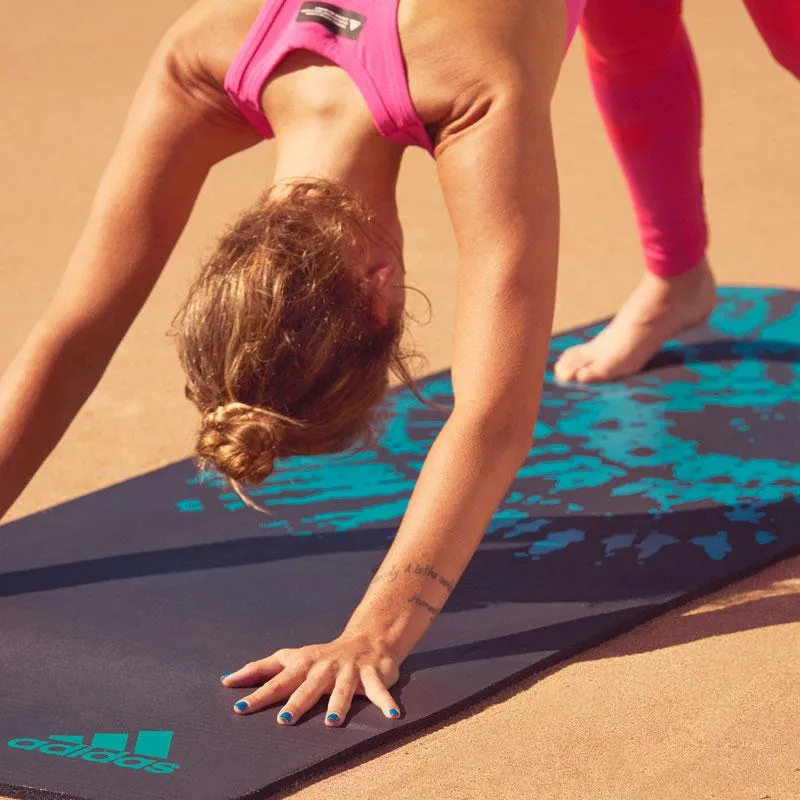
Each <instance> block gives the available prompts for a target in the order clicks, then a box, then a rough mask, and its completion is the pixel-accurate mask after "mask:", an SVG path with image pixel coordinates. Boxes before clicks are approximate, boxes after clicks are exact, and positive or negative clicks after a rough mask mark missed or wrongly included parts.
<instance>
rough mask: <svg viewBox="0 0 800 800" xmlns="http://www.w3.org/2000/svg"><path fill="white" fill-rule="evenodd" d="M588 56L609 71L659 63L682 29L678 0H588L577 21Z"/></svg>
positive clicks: (638, 69) (623, 70) (638, 68)
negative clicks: (656, 0) (648, 1)
mask: <svg viewBox="0 0 800 800" xmlns="http://www.w3.org/2000/svg"><path fill="white" fill-rule="evenodd" d="M581 29H582V32H583V35H584V38H585V39H586V44H587V50H588V53H589V57H590V58H592V59H593V60H595V61H601V62H602V63H603V65H604V66H605V68H606V69H607V70H610V71H614V72H616V71H621V72H629V71H632V70H636V71H640V70H642V69H645V70H646V69H648V68H652V67H655V66H658V65H659V64H661V63H662V62H663V61H664V60H665V59H666V58H667V57H668V55H669V54H670V53H671V52H672V50H673V48H674V46H675V42H676V39H677V38H678V37H679V36H680V34H681V32H682V30H683V28H682V23H681V8H680V1H679V0H662V1H661V2H657V3H654V2H651V3H642V2H641V0H590V1H589V3H587V5H586V10H585V11H584V14H583V19H582V20H581Z"/></svg>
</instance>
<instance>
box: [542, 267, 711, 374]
mask: <svg viewBox="0 0 800 800" xmlns="http://www.w3.org/2000/svg"><path fill="white" fill-rule="evenodd" d="M715 303H716V286H715V284H714V276H713V275H712V274H711V268H710V267H709V265H708V262H707V261H706V260H705V258H704V259H703V260H702V261H701V262H700V264H698V265H697V266H696V267H695V268H694V269H693V270H691V271H690V272H686V273H684V274H683V275H680V276H679V277H677V278H672V279H670V280H666V279H664V278H659V277H658V276H656V275H653V274H652V273H649V272H648V273H646V274H645V276H644V278H642V280H641V281H640V283H639V285H638V286H637V287H636V288H635V289H634V290H633V293H632V294H631V296H630V297H629V298H628V299H627V300H626V301H625V304H624V305H623V306H622V308H621V309H620V310H619V311H618V312H617V315H616V316H615V317H614V319H613V320H612V321H611V323H610V324H609V325H608V326H607V327H606V328H604V329H603V330H602V331H601V332H600V333H599V334H598V335H597V336H595V338H594V339H592V340H591V341H590V342H587V343H586V344H581V345H577V346H576V347H571V348H570V349H569V350H566V351H565V352H564V353H563V354H562V355H561V358H560V359H559V360H558V362H557V363H556V365H555V375H556V380H558V381H560V382H562V383H566V382H568V381H577V382H578V383H596V382H599V381H610V380H614V379H615V378H624V377H625V376H627V375H632V374H633V373H634V372H638V371H639V370H640V369H641V368H642V367H643V366H644V365H645V364H646V363H647V362H648V361H649V360H650V359H651V358H652V357H653V356H654V355H655V354H656V353H657V352H658V351H659V349H660V348H661V345H662V344H664V342H665V341H666V340H667V339H670V338H672V337H673V336H675V335H676V334H678V333H680V332H681V331H685V330H687V329H688V328H692V327H694V326H695V325H699V324H700V323H701V322H703V321H704V320H705V319H707V317H708V316H709V314H710V313H711V312H712V311H713V310H714V305H715Z"/></svg>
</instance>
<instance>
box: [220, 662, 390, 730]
mask: <svg viewBox="0 0 800 800" xmlns="http://www.w3.org/2000/svg"><path fill="white" fill-rule="evenodd" d="M296 656H297V654H296V653H295V655H294V656H293V655H292V651H278V652H277V653H274V654H273V655H271V656H268V657H267V658H264V659H261V660H260V661H252V662H250V663H249V664H246V665H245V666H244V667H242V668H241V669H240V670H238V671H237V672H233V673H229V674H227V675H223V677H222V681H223V683H224V684H225V685H226V686H229V687H236V686H251V685H253V684H254V683H255V684H259V683H262V682H263V685H261V686H260V687H259V688H257V689H255V690H254V691H253V692H251V693H250V694H249V695H246V696H245V697H243V698H241V699H240V700H238V701H237V702H236V703H234V706H233V707H234V710H235V711H236V712H237V713H239V714H252V713H254V712H256V711H261V710H263V709H264V708H267V707H268V706H271V705H275V704H276V703H280V702H282V701H284V700H286V702H285V703H284V705H283V706H282V707H281V709H280V711H279V712H278V716H277V722H278V724H280V725H293V724H294V723H296V722H298V721H299V720H300V718H301V717H302V716H303V715H304V714H305V713H306V712H308V710H309V709H311V708H313V707H314V706H315V705H316V704H317V703H318V702H319V700H320V698H322V697H323V695H326V694H330V699H329V700H328V706H327V711H326V715H325V725H326V726H327V727H338V726H339V725H342V724H343V723H344V721H345V719H346V718H347V714H348V713H349V712H350V707H351V705H352V702H353V695H355V694H356V692H363V694H365V695H366V696H367V698H368V699H369V700H370V702H371V703H373V704H374V705H375V706H377V707H378V708H379V709H380V710H381V712H382V713H383V715H384V716H385V717H387V718H388V719H397V718H399V717H400V709H399V708H398V705H397V703H396V702H395V700H394V698H393V697H392V695H391V693H390V692H389V690H388V689H387V688H386V685H385V684H384V681H383V679H382V678H381V673H379V672H378V670H377V669H376V668H375V667H374V666H364V667H361V668H358V667H357V666H355V665H354V664H353V663H352V662H349V663H347V662H346V663H345V664H341V663H337V662H336V661H335V660H333V659H325V660H321V661H317V662H316V663H314V661H313V660H312V659H308V658H306V657H304V658H302V659H300V658H298V657H296ZM395 677H396V676H395ZM287 698H288V699H287Z"/></svg>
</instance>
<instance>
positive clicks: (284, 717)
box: [278, 711, 292, 722]
mask: <svg viewBox="0 0 800 800" xmlns="http://www.w3.org/2000/svg"><path fill="white" fill-rule="evenodd" d="M278 719H279V720H280V721H281V722H291V721H292V712H291V711H281V713H280V714H278Z"/></svg>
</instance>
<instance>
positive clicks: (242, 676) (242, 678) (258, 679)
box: [220, 650, 285, 686]
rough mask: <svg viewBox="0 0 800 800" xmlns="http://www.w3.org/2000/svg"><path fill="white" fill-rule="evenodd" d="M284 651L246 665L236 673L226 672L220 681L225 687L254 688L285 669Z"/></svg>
mask: <svg viewBox="0 0 800 800" xmlns="http://www.w3.org/2000/svg"><path fill="white" fill-rule="evenodd" d="M284 666H285V664H284V651H283V650H278V651H277V652H276V653H273V654H272V655H271V656H267V657H266V658H262V659H260V660H258V661H251V662H250V663H249V664H245V665H244V666H243V667H241V668H240V669H238V670H236V672H226V673H225V674H224V675H223V676H222V677H221V678H220V681H221V682H222V684H223V685H224V686H253V685H254V684H256V683H264V681H267V680H269V679H270V678H274V677H275V676H276V675H277V674H278V673H279V672H280V671H281V670H282V669H283V668H284Z"/></svg>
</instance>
